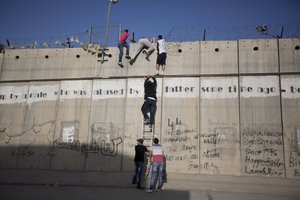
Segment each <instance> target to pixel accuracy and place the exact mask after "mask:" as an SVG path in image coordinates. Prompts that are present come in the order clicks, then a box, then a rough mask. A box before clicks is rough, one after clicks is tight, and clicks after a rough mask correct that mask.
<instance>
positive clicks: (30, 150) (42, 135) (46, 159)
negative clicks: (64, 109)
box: [17, 82, 60, 169]
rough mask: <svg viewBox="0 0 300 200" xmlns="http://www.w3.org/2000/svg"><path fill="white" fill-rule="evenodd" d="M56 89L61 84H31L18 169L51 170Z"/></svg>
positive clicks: (21, 138) (21, 137)
mask: <svg viewBox="0 0 300 200" xmlns="http://www.w3.org/2000/svg"><path fill="white" fill-rule="evenodd" d="M59 87H60V82H31V83H30V86H29V91H28V93H27V104H28V110H27V113H26V117H25V122H24V127H23V130H24V134H22V135H21V136H20V145H19V155H18V166H17V167H18V168H36V169H49V168H50V159H51V157H50V155H51V150H52V144H53V136H54V131H55V122H56V114H57V109H56V106H57V102H58V101H57V100H58V91H59ZM45 113H47V114H46V115H45Z"/></svg>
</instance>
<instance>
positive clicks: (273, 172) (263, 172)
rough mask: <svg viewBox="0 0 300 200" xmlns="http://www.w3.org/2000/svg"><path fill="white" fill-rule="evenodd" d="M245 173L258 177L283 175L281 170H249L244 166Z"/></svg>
mask: <svg viewBox="0 0 300 200" xmlns="http://www.w3.org/2000/svg"><path fill="white" fill-rule="evenodd" d="M245 173H247V174H258V175H276V176H281V175H282V174H283V170H282V169H279V170H278V169H274V168H271V167H263V168H261V169H249V167H248V166H247V165H246V166H245Z"/></svg>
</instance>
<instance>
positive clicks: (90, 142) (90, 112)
mask: <svg viewBox="0 0 300 200" xmlns="http://www.w3.org/2000/svg"><path fill="white" fill-rule="evenodd" d="M91 81H92V86H91V98H90V110H89V116H88V131H87V133H88V134H87V145H89V144H90V145H92V140H90V141H89V137H90V135H92V134H90V133H91V132H92V131H91V132H90V130H91V115H92V103H93V89H94V81H95V79H93V80H91ZM87 160H88V156H85V159H84V170H86V164H87Z"/></svg>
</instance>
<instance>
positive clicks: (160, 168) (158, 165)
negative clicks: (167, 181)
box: [150, 163, 164, 190]
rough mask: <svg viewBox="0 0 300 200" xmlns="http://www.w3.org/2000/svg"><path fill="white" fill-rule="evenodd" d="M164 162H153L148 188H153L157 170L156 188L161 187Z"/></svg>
mask: <svg viewBox="0 0 300 200" xmlns="http://www.w3.org/2000/svg"><path fill="white" fill-rule="evenodd" d="M163 168H164V164H163V163H153V164H152V171H151V179H150V190H153V189H154V182H155V178H156V174H157V172H158V185H157V189H159V190H160V189H161V187H162V174H163V173H162V172H163Z"/></svg>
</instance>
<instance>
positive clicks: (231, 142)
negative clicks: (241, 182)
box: [199, 77, 241, 175]
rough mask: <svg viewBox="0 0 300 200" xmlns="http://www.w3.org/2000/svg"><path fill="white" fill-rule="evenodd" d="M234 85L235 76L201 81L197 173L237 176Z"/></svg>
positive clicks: (236, 103) (202, 79)
mask: <svg viewBox="0 0 300 200" xmlns="http://www.w3.org/2000/svg"><path fill="white" fill-rule="evenodd" d="M237 86H238V78H237V77H226V78H224V77H217V78H201V84H200V89H201V93H200V96H201V99H200V106H201V107H200V114H201V116H200V134H199V137H200V163H201V168H200V169H201V171H200V173H201V174H231V175H240V174H241V171H240V169H241V163H240V162H241V158H240V131H239V97H238V91H237V90H236V89H235V88H237ZM212 88H215V89H214V90H213V89H212ZM228 160H230V162H228Z"/></svg>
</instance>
